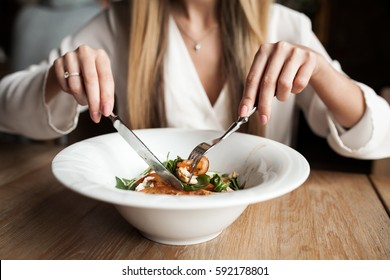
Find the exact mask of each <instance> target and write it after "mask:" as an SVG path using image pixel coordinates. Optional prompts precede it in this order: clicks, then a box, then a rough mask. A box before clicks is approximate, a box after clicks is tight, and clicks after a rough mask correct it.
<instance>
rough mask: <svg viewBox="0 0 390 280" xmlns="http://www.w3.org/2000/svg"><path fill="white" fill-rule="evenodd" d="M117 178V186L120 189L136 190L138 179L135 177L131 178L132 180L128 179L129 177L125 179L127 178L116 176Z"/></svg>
mask: <svg viewBox="0 0 390 280" xmlns="http://www.w3.org/2000/svg"><path fill="white" fill-rule="evenodd" d="M115 180H116V187H117V188H118V189H121V190H132V191H133V190H135V187H136V185H135V182H136V181H137V180H136V178H134V179H131V180H128V179H125V178H122V179H121V178H119V177H117V176H115Z"/></svg>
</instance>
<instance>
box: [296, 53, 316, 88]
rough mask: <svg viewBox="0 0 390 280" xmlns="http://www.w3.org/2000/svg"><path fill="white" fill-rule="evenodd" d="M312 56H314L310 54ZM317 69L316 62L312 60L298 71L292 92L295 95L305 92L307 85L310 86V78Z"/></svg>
mask: <svg viewBox="0 0 390 280" xmlns="http://www.w3.org/2000/svg"><path fill="white" fill-rule="evenodd" d="M308 55H309V56H311V55H312V54H308ZM314 68H315V62H314V61H313V60H312V59H310V60H308V62H306V63H304V64H303V65H302V66H301V67H300V68H299V70H298V72H297V74H296V76H295V78H294V82H293V86H292V90H291V92H293V93H300V92H301V91H302V90H304V89H305V88H306V87H307V85H308V84H309V81H310V78H311V76H312V74H313V71H314Z"/></svg>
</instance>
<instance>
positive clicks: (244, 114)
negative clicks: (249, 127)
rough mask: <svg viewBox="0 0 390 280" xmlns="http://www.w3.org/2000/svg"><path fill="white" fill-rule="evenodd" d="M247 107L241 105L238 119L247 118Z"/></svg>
mask: <svg viewBox="0 0 390 280" xmlns="http://www.w3.org/2000/svg"><path fill="white" fill-rule="evenodd" d="M248 111H249V110H248V106H246V105H242V107H241V109H240V117H246V116H248Z"/></svg>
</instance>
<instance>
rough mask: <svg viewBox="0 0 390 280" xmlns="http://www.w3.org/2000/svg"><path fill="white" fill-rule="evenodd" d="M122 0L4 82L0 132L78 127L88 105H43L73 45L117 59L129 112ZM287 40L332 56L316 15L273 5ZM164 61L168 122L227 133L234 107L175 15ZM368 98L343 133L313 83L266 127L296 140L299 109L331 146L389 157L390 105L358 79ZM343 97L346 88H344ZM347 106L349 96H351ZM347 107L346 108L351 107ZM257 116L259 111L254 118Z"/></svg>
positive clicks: (278, 34)
mask: <svg viewBox="0 0 390 280" xmlns="http://www.w3.org/2000/svg"><path fill="white" fill-rule="evenodd" d="M123 5H127V3H126V2H125V1H124V2H114V3H113V4H112V7H111V8H110V9H109V10H107V11H104V12H102V13H101V14H100V15H98V16H97V17H96V18H94V19H93V20H92V21H91V22H90V23H89V24H87V25H86V26H85V27H84V28H82V29H81V30H80V31H79V32H77V33H76V34H74V35H71V36H69V37H67V38H65V39H64V40H63V42H62V43H61V46H60V47H59V48H58V49H55V50H53V51H52V52H51V53H50V55H49V58H48V60H47V61H43V62H42V63H41V64H39V65H34V66H32V67H30V68H29V69H26V70H24V71H21V72H16V73H14V74H11V75H8V76H6V77H4V78H3V79H2V80H1V81H0V131H4V132H9V133H15V134H22V135H25V136H27V137H31V138H36V139H49V138H55V137H60V136H62V135H64V134H67V133H69V132H71V131H72V130H74V129H75V127H76V126H77V121H78V116H79V113H80V112H81V111H82V110H85V109H86V108H85V107H82V106H79V105H77V103H76V102H75V100H74V99H73V97H71V96H70V95H68V94H66V93H63V94H60V95H58V96H57V97H56V98H54V99H53V100H52V101H51V102H50V103H49V104H46V103H45V102H44V88H45V82H46V76H47V72H48V69H49V67H50V65H51V64H52V63H53V61H54V59H56V58H57V57H58V56H60V55H63V54H65V53H66V52H67V51H70V50H74V49H75V48H77V47H78V46H79V45H80V44H88V45H90V46H91V47H94V48H103V49H105V50H106V51H107V53H108V55H109V56H110V58H111V65H112V70H113V74H114V78H115V87H116V92H117V96H116V100H117V103H116V106H117V109H118V113H119V114H120V115H121V114H124V112H125V110H126V95H125V92H126V80H127V69H126V67H127V64H126V63H123V57H126V55H127V36H124V34H125V35H126V34H127V33H126V32H128V31H127V30H126V27H125V25H124V24H123V22H127V20H128V14H127V13H128V12H127V11H128V9H127V7H123ZM282 40H283V41H288V42H291V43H294V44H301V45H305V46H307V47H310V48H312V49H314V50H315V51H317V52H319V53H321V54H322V55H324V56H325V57H326V58H327V59H328V60H329V62H331V63H332V65H333V66H334V67H335V68H336V69H338V70H340V71H341V69H340V66H339V65H338V63H337V62H335V61H332V60H331V58H330V57H329V56H328V54H327V52H326V51H325V49H324V48H323V46H322V45H321V43H320V42H319V40H318V39H317V38H316V36H315V35H314V33H313V32H312V31H311V23H310V20H309V19H308V18H307V17H306V16H305V15H303V14H301V13H298V12H296V11H293V10H291V9H288V8H286V7H283V6H281V5H278V4H274V5H273V6H272V9H271V16H270V23H269V30H268V42H278V41H282ZM168 42H169V43H168V50H167V53H166V60H165V61H166V64H165V69H164V71H165V73H164V74H165V109H166V114H167V121H168V126H170V127H181V128H196V129H213V130H224V129H226V128H227V127H228V126H229V125H230V124H231V122H232V121H233V120H232V119H231V114H230V112H229V110H230V108H231V106H230V104H229V102H230V99H229V97H228V94H227V91H226V89H225V88H224V89H223V90H222V91H221V93H220V95H219V97H218V99H217V101H216V103H215V104H214V106H212V105H211V103H210V101H209V99H208V97H207V94H206V92H205V90H204V88H203V86H202V83H201V81H200V79H199V76H198V74H197V72H196V69H195V66H194V64H193V62H192V60H191V57H190V55H189V53H188V50H187V48H186V46H185V44H184V41H183V38H182V37H181V35H180V32H179V30H178V28H177V26H176V24H175V22H174V20H173V19H172V18H171V19H170V22H169V40H168ZM358 85H359V86H360V88H361V89H362V91H363V92H364V97H365V101H366V108H367V109H366V112H365V114H364V116H363V118H362V119H361V120H360V121H359V123H358V124H357V125H355V126H354V127H353V128H351V129H349V130H348V131H345V130H344V129H343V128H342V127H341V126H340V125H338V124H337V122H335V121H334V119H333V118H332V116H331V114H330V113H329V112H328V111H327V109H326V107H325V106H324V104H323V103H322V101H321V100H320V99H319V98H318V96H317V95H316V94H315V92H314V91H313V90H312V88H311V87H310V86H309V87H307V88H306V89H305V90H304V91H303V92H302V93H300V94H299V95H291V96H290V98H289V99H288V100H287V101H285V102H279V101H278V100H277V99H276V98H275V99H274V100H273V104H272V106H273V107H272V116H271V118H270V120H269V122H268V124H267V126H266V136H267V137H268V138H271V139H274V140H276V141H279V142H282V143H284V144H287V145H289V144H291V141H292V136H293V133H294V125H293V124H294V115H295V114H294V112H295V108H296V107H299V108H300V109H302V110H303V112H304V115H305V117H306V119H307V121H308V123H309V126H310V127H311V129H312V130H313V131H314V132H315V133H316V134H318V135H321V136H323V137H326V138H327V140H328V143H329V145H330V146H331V147H332V149H333V150H335V151H336V152H338V153H339V154H341V155H344V156H347V157H354V158H362V159H376V158H383V157H389V156H390V107H389V105H388V103H387V102H386V101H385V100H384V99H382V98H381V97H379V96H378V95H377V94H376V93H375V92H374V91H373V90H372V89H371V88H369V87H367V86H366V85H363V84H361V83H358ZM340 94H342V93H340ZM346 104H348V101H347V100H346ZM346 106H347V105H346ZM253 117H255V116H253Z"/></svg>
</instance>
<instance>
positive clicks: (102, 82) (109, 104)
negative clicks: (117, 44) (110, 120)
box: [96, 51, 114, 117]
mask: <svg viewBox="0 0 390 280" xmlns="http://www.w3.org/2000/svg"><path fill="white" fill-rule="evenodd" d="M96 70H97V75H98V77H99V88H100V112H101V113H102V114H103V115H104V116H106V117H107V116H109V115H110V114H111V113H112V110H113V108H114V79H113V76H112V71H111V65H110V60H109V58H108V56H107V54H106V53H105V52H104V51H99V52H98V55H97V58H96Z"/></svg>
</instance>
